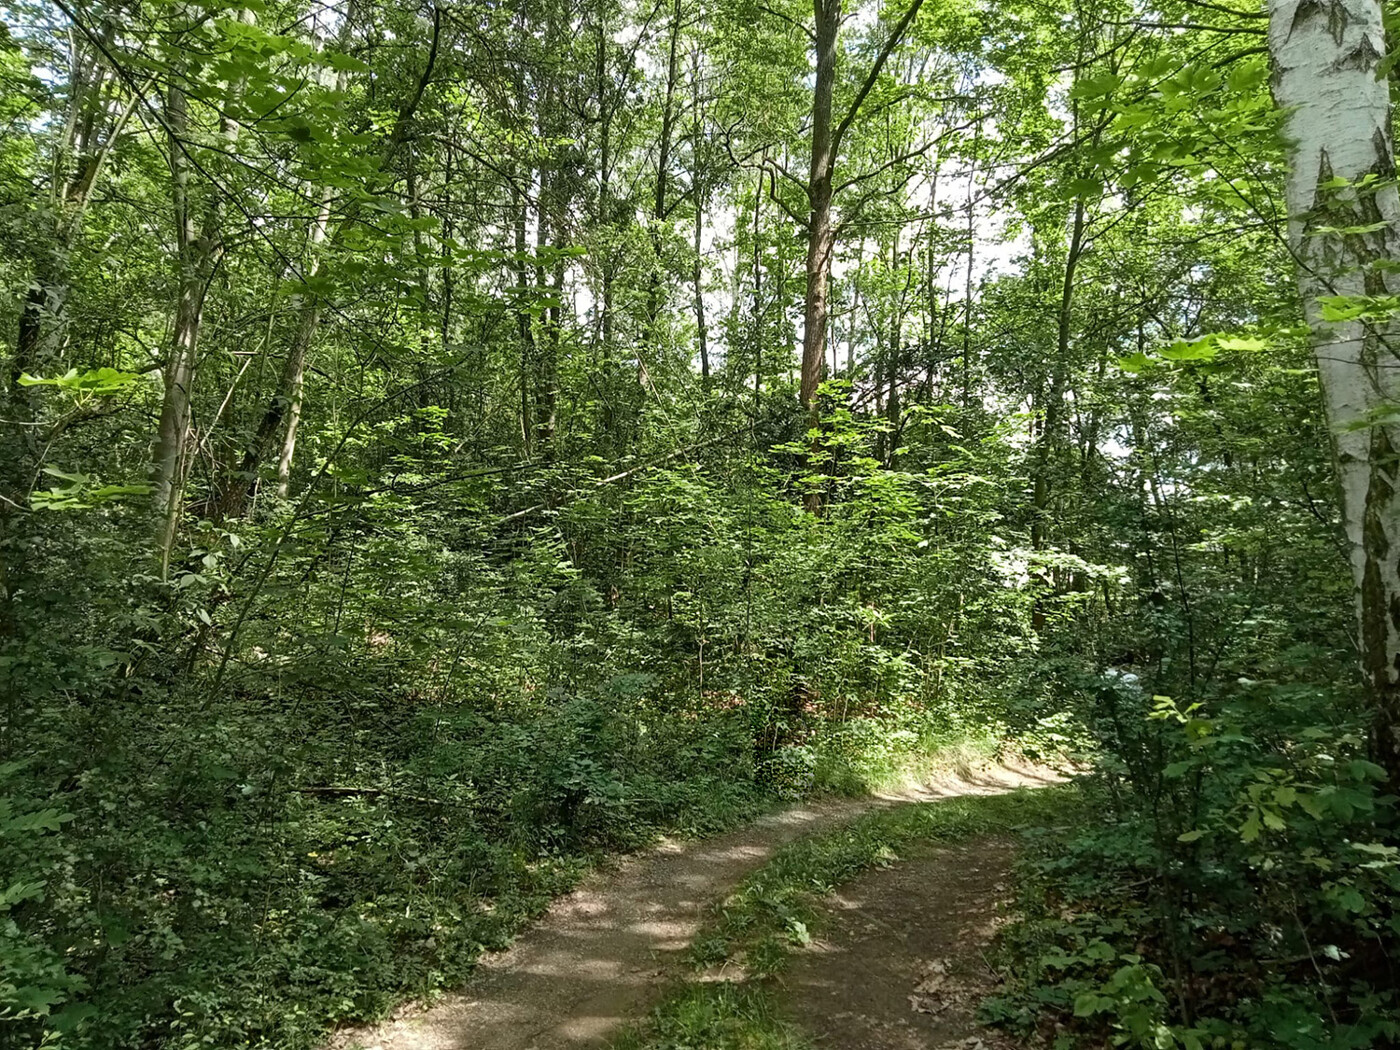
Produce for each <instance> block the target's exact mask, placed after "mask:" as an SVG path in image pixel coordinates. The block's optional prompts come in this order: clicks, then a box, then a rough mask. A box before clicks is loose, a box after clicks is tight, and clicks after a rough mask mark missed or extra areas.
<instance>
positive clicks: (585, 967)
mask: <svg viewBox="0 0 1400 1050" xmlns="http://www.w3.org/2000/svg"><path fill="white" fill-rule="evenodd" d="M1057 779H1058V778H1057V777H1056V776H1055V774H1053V773H1050V772H1048V771H1046V770H1044V769H1041V768H1038V767H1034V766H1030V765H1024V764H1014V763H1013V764H1008V765H1001V766H994V767H989V768H986V769H983V770H979V771H975V772H967V773H962V774H959V775H949V776H947V777H945V778H943V779H941V780H938V781H935V782H932V783H930V784H928V785H926V786H924V787H921V788H916V789H910V790H907V791H903V792H897V793H889V794H883V795H877V796H872V797H869V798H861V799H848V800H841V801H836V802H826V803H820V804H815V805H807V806H799V807H796V808H793V809H788V810H784V811H782V812H779V813H774V814H771V815H769V816H767V817H764V818H762V819H760V820H758V821H756V822H754V823H753V824H750V825H748V826H746V827H744V828H741V829H739V830H737V831H734V832H731V833H730V834H727V835H723V836H720V837H718V838H713V839H705V840H702V841H695V842H675V841H663V842H662V843H661V844H660V845H658V846H656V847H655V848H653V849H650V850H648V851H646V852H644V853H639V854H636V855H633V856H631V857H625V858H621V859H619V860H617V861H615V862H613V863H611V864H608V865H606V866H604V867H603V868H600V869H599V870H598V871H597V872H595V873H594V874H593V875H592V876H590V877H589V878H588V879H586V880H585V881H584V883H583V884H582V885H581V886H580V887H579V888H578V889H577V890H576V891H575V892H574V893H572V894H570V895H568V896H567V897H563V898H561V899H560V900H559V901H557V902H556V903H555V904H554V906H553V907H552V908H551V909H550V910H549V912H548V913H547V914H546V915H545V916H544V917H543V918H542V919H541V920H540V921H539V922H538V923H536V924H535V925H534V926H533V927H531V928H530V929H529V930H527V931H525V932H524V933H523V934H521V936H520V937H519V938H518V939H517V940H516V942H515V944H514V945H513V946H512V947H511V948H510V949H509V950H507V951H504V952H500V953H497V954H495V955H490V956H487V957H485V958H483V959H482V961H481V963H480V965H479V967H478V970H477V972H476V974H475V975H474V976H473V978H472V980H471V981H470V982H469V983H468V984H467V986H466V987H465V988H463V989H461V991H459V992H457V993H454V994H452V995H449V996H446V997H444V998H441V999H439V1000H437V1001H436V1002H435V1003H433V1004H432V1005H430V1006H427V1007H423V1006H418V1005H410V1006H408V1007H406V1008H404V1009H403V1010H401V1011H400V1012H399V1013H398V1014H397V1015H396V1016H395V1017H393V1018H392V1019H390V1020H389V1021H387V1022H384V1023H382V1024H380V1025H377V1026H373V1027H369V1028H357V1029H347V1030H343V1031H341V1032H340V1033H338V1034H337V1036H336V1037H335V1038H334V1039H333V1040H332V1042H331V1050H352V1048H362V1050H573V1048H580V1047H596V1046H602V1045H605V1044H606V1042H607V1040H608V1039H609V1038H610V1037H611V1036H613V1035H614V1034H616V1032H617V1030H618V1029H619V1028H620V1027H621V1026H622V1025H623V1024H624V1023H625V1022H626V1021H627V1020H628V1019H629V1018H632V1017H636V1016H638V1015H639V1014H641V1013H642V1012H643V1011H644V1010H645V1009H646V1008H647V1007H648V1006H650V1005H651V1003H652V1002H653V1001H654V1000H655V999H656V998H657V997H658V996H659V994H660V992H661V990H662V988H663V986H664V985H665V984H666V982H667V981H668V979H669V978H671V977H672V976H674V975H675V974H676V973H677V972H678V970H679V969H680V968H681V967H683V966H684V965H685V961H686V959H685V949H686V948H687V947H689V945H690V942H691V939H692V938H693V937H694V936H695V934H696V933H697V931H698V930H699V928H700V925H701V923H702V922H703V920H704V918H705V916H706V912H707V909H708V907H709V906H710V905H711V904H712V903H714V902H715V901H718V900H722V899H723V898H724V897H725V896H727V895H728V894H729V893H730V891H731V890H733V889H734V887H735V886H736V885H737V884H738V883H739V882H740V881H741V880H742V879H743V878H744V877H745V876H747V875H748V874H749V873H750V872H752V871H753V870H755V869H756V868H758V867H759V866H761V865H762V864H763V863H764V862H766V861H767V860H768V858H769V857H771V856H772V855H773V853H774V852H775V851H776V850H777V849H778V848H780V847H781V846H783V845H785V844H786V843H788V842H791V841H793V840H794V839H796V838H799V837H801V836H804V835H811V834H814V833H817V832H819V831H823V830H825V829H826V828H829V827H831V826H833V825H836V824H839V823H841V822H842V821H845V820H850V819H851V818H853V817H855V816H858V815H859V814H861V813H863V812H866V811H868V810H871V809H874V808H876V807H881V806H889V805H898V804H900V803H905V802H930V801H934V800H936V799H940V798H948V797H952V796H956V795H987V794H997V793H1001V792H1005V791H1010V790H1013V789H1014V788H1017V787H1023V786H1028V785H1029V786H1035V785H1042V784H1047V783H1051V782H1054V781H1055V780H1057ZM998 856H1000V854H998ZM987 870H988V871H994V872H1000V871H1002V870H1003V869H1002V868H1001V867H996V866H995V865H994V866H993V867H992V868H990V869H987ZM986 877H988V876H987V874H986V873H985V872H984V874H983V875H982V876H978V877H977V878H978V881H981V880H984V879H985V878H986ZM996 877H1000V876H996ZM984 888H985V887H984ZM960 892H961V891H957V890H955V891H954V898H953V899H954V901H962V903H957V904H954V905H953V907H955V908H957V909H963V910H965V909H967V908H971V907H973V906H974V902H973V898H972V897H971V896H970V895H969V896H967V897H966V898H965V899H963V898H961V897H959V896H958V895H957V894H958V893H960ZM929 897H930V893H929V892H927V891H926V892H924V893H923V895H922V896H921V897H920V898H918V899H920V900H922V901H923V902H924V905H925V906H924V907H921V908H920V909H919V910H920V911H921V912H926V911H931V910H933V909H932V908H930V907H927V905H928V903H929ZM852 899H860V898H852ZM872 899H873V898H872ZM986 902H987V898H986V897H985V896H984V897H983V906H986ZM856 910H858V909H856ZM870 914H871V915H872V916H875V915H880V916H884V917H885V918H884V919H881V920H880V921H886V920H888V919H889V918H891V917H892V916H891V908H890V907H886V906H884V905H881V906H880V907H879V908H878V909H876V910H875V911H872V912H871V913H870ZM959 914H960V915H961V911H959ZM985 918H986V916H985V914H981V915H979V916H976V917H974V916H973V915H971V914H968V915H965V916H963V917H962V918H960V919H958V920H957V922H960V923H965V927H964V926H959V927H958V929H960V930H961V929H964V928H966V929H967V930H968V931H969V934H968V935H969V936H980V935H979V934H976V933H975V931H973V925H974V919H977V920H979V921H981V920H985ZM872 921H874V920H872ZM902 921H903V920H902V919H901V920H898V921H896V923H895V925H896V927H898V925H899V923H900V922H902ZM951 921H952V920H950V923H951ZM952 929H953V926H952V925H951V924H950V925H949V926H948V930H950V931H951V930H952ZM921 943H922V942H921ZM930 943H932V942H930ZM938 943H942V942H938ZM868 950H869V951H870V952H872V953H873V952H874V950H875V945H874V944H871V945H870V946H869V949H868ZM911 950H912V949H911ZM918 950H919V951H924V949H923V948H920V949H918ZM930 950H931V949H930ZM925 954H926V955H927V958H929V959H930V960H932V959H933V958H935V955H933V954H928V952H925ZM813 958H814V959H815V958H817V957H816V956H813ZM901 973H903V971H902V970H901ZM812 979H813V980H814V981H815V980H818V979H819V977H818V975H817V974H816V973H815V972H814V973H813V977H812ZM901 979H903V978H902V977H901ZM910 987H911V989H912V984H911V986H910ZM816 994H817V993H816V991H815V990H814V991H813V995H814V996H815V995H816ZM813 1001H815V1000H813ZM824 1001H825V1002H827V1003H828V1007H824V1008H823V1009H826V1008H831V1000H830V998H829V997H828V998H827V999H826V1000H824ZM858 1005H859V1002H858V1001H856V1000H851V1001H849V1002H847V1006H846V1007H841V1006H836V1007H834V1008H836V1009H843V1008H855V1007H857V1006H858ZM904 1009H905V1011H906V1012H907V1011H908V1009H909V1007H908V1004H907V1003H905V1004H904ZM950 1016H951V1015H950ZM809 1020H810V1019H809ZM831 1045H833V1046H848V1047H858V1046H867V1045H868V1046H882V1047H883V1046H889V1047H895V1046H898V1047H904V1046H910V1045H922V1044H910V1043H859V1042H850V1043H843V1042H837V1043H832V1044H831ZM991 1046H992V1044H990V1043H989V1044H988V1047H989V1048H990V1047H991Z"/></svg>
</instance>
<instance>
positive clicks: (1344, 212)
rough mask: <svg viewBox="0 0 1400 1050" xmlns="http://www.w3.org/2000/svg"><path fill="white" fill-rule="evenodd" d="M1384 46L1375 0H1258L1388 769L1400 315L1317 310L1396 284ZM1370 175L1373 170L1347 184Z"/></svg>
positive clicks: (1398, 563) (1393, 760) (1395, 207)
mask: <svg viewBox="0 0 1400 1050" xmlns="http://www.w3.org/2000/svg"><path fill="white" fill-rule="evenodd" d="M1385 50H1386V46H1385V34H1384V30H1383V28H1382V23H1381V5H1380V2H1379V0H1269V51H1270V54H1271V56H1272V58H1273V63H1274V82H1273V87H1274V97H1275V99H1276V101H1277V102H1278V104H1279V106H1280V107H1282V108H1283V109H1284V110H1285V111H1286V114H1287V116H1286V133H1287V136H1288V138H1289V140H1290V160H1291V170H1290V173H1289V176H1288V183H1287V202H1288V213H1289V224H1288V233H1289V244H1290V246H1291V247H1292V249H1293V252H1294V255H1295V256H1296V259H1297V263H1298V285H1299V290H1300V292H1301V293H1302V298H1303V306H1304V311H1305V314H1306V317H1307V320H1308V324H1309V326H1310V328H1311V330H1312V342H1313V347H1314V349H1315V351H1316V355H1317V365H1318V372H1319V376H1320V379H1321V385H1322V394H1323V400H1324V403H1325V406H1326V413H1327V422H1328V424H1329V426H1330V428H1331V431H1332V434H1333V441H1334V451H1335V458H1336V465H1337V478H1338V482H1339V484H1340V488H1341V505H1342V521H1343V524H1344V526H1345V529H1346V538H1347V546H1348V550H1349V555H1350V560H1351V569H1352V575H1353V580H1354V583H1355V586H1356V612H1357V622H1358V625H1359V628H1360V641H1361V650H1362V652H1361V655H1362V660H1363V664H1364V667H1365V670H1366V674H1367V678H1368V680H1369V683H1370V686H1371V689H1372V692H1373V696H1374V699H1375V702H1376V705H1377V709H1376V715H1377V717H1376V730H1377V732H1376V738H1375V745H1376V751H1377V756H1378V759H1379V760H1380V761H1381V762H1382V763H1383V764H1384V765H1386V767H1387V768H1388V769H1389V771H1390V774H1391V778H1392V782H1400V494H1398V493H1397V469H1396V468H1397V450H1400V425H1397V423H1396V422H1395V421H1394V420H1395V418H1396V414H1397V410H1400V397H1397V395H1400V358H1397V354H1396V352H1397V350H1400V324H1396V323H1393V322H1380V323H1376V322H1366V321H1362V320H1349V321H1329V320H1327V319H1325V318H1324V316H1323V314H1324V309H1323V304H1322V302H1321V300H1322V299H1323V298H1324V297H1327V296H1363V295H1385V294H1389V293H1390V291H1391V289H1392V288H1393V287H1394V286H1395V285H1396V280H1395V278H1394V277H1393V276H1390V275H1388V274H1387V273H1386V271H1385V264H1387V263H1390V262H1391V261H1392V260H1400V251H1397V242H1396V237H1397V232H1398V231H1400V227H1398V226H1397V220H1400V194H1397V191H1396V187H1395V184H1394V182H1393V179H1394V174H1395V164H1394V143H1393V139H1392V132H1391V106H1390V96H1389V87H1388V85H1387V83H1386V81H1385V80H1384V79H1380V80H1378V79H1377V77H1376V68H1377V65H1378V63H1379V62H1380V60H1381V57H1382V56H1383V55H1384V54H1385ZM1368 176H1370V177H1373V178H1375V179H1378V180H1379V183H1378V184H1377V185H1375V186H1370V185H1359V184H1361V183H1362V182H1363V180H1366V179H1367V177H1368ZM1336 231H1347V232H1336Z"/></svg>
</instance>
